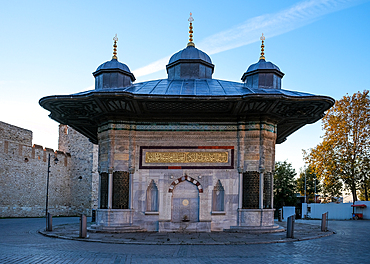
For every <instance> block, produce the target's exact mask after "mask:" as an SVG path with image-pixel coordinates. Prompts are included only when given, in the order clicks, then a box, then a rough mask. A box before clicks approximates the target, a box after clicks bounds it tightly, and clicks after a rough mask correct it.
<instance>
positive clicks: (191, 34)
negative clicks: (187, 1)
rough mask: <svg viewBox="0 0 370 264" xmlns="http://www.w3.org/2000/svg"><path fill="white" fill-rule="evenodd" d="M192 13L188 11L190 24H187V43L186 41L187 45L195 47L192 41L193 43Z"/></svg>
mask: <svg viewBox="0 0 370 264" xmlns="http://www.w3.org/2000/svg"><path fill="white" fill-rule="evenodd" d="M192 15H193V14H192V13H191V12H190V17H189V19H188V21H189V22H190V25H189V43H188V47H189V46H193V47H195V45H194V43H193V21H194V18H193V17H192Z"/></svg>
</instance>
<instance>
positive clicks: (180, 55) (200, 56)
mask: <svg viewBox="0 0 370 264" xmlns="http://www.w3.org/2000/svg"><path fill="white" fill-rule="evenodd" d="M181 59H185V60H203V61H205V62H207V63H210V64H212V60H211V58H210V57H209V56H208V55H207V53H205V52H203V51H201V50H199V49H197V48H196V47H194V46H187V47H186V48H185V49H183V50H180V51H179V52H177V53H175V54H174V55H172V57H171V58H170V61H169V62H168V64H169V65H170V64H171V63H174V62H176V61H178V60H181Z"/></svg>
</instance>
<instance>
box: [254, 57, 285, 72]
mask: <svg viewBox="0 0 370 264" xmlns="http://www.w3.org/2000/svg"><path fill="white" fill-rule="evenodd" d="M262 69H263V70H278V71H280V69H279V67H278V66H276V65H275V64H273V63H272V62H270V61H265V60H264V59H260V60H259V61H258V62H257V63H255V64H252V65H251V66H249V67H248V70H247V72H252V71H255V70H262Z"/></svg>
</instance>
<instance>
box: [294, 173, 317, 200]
mask: <svg viewBox="0 0 370 264" xmlns="http://www.w3.org/2000/svg"><path fill="white" fill-rule="evenodd" d="M305 187H306V188H305ZM297 190H298V191H299V193H300V195H302V196H304V195H305V190H306V197H307V202H308V203H315V202H316V201H315V194H317V193H319V192H320V191H321V184H320V181H319V180H318V179H317V177H316V174H315V172H314V170H313V169H312V168H311V167H308V168H306V169H304V170H303V171H301V172H300V173H299V178H298V179H297Z"/></svg>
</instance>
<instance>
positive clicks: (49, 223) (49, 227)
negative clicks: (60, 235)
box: [46, 213, 53, 231]
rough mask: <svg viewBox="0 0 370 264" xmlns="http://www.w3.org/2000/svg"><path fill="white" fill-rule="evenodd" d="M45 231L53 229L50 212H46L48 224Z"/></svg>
mask: <svg viewBox="0 0 370 264" xmlns="http://www.w3.org/2000/svg"><path fill="white" fill-rule="evenodd" d="M46 231H53V215H52V214H51V213H48V224H47V227H46Z"/></svg>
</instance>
